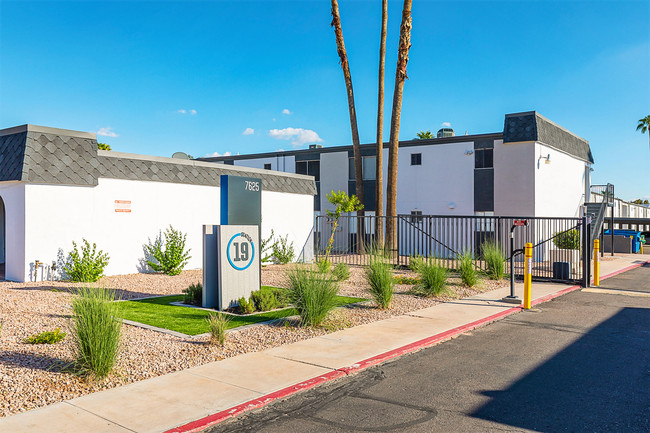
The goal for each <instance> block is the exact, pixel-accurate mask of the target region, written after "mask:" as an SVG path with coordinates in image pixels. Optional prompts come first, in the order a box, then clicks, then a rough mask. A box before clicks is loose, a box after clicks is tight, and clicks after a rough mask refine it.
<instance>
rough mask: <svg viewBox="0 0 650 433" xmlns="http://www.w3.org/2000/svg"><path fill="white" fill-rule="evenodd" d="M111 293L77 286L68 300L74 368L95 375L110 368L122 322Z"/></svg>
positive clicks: (102, 375) (118, 343) (99, 374)
mask: <svg viewBox="0 0 650 433" xmlns="http://www.w3.org/2000/svg"><path fill="white" fill-rule="evenodd" d="M114 300H115V297H114V294H113V292H111V291H109V290H103V289H98V288H90V287H87V288H81V289H79V296H77V297H76V298H74V299H73V301H72V311H73V316H72V324H73V330H74V334H73V335H74V344H75V355H76V364H77V367H78V368H79V369H80V370H81V371H82V372H84V373H86V374H93V375H95V376H97V377H99V378H101V377H105V376H106V375H108V373H109V372H110V371H111V370H112V368H113V366H114V365H115V362H116V360H117V356H118V353H119V349H120V337H121V331H122V321H121V320H120V319H119V318H118V316H117V313H118V310H117V308H118V306H117V304H116V303H115V302H113V301H114Z"/></svg>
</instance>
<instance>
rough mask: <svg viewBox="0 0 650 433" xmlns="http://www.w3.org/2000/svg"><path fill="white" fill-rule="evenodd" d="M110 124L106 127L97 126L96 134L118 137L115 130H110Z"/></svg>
mask: <svg viewBox="0 0 650 433" xmlns="http://www.w3.org/2000/svg"><path fill="white" fill-rule="evenodd" d="M111 129H113V128H111V127H110V126H107V127H106V128H99V131H97V135H101V136H104V137H119V135H117V134H116V133H115V132H113V131H111Z"/></svg>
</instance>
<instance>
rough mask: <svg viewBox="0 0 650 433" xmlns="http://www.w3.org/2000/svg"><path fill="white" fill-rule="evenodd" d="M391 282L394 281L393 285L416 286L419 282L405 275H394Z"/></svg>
mask: <svg viewBox="0 0 650 433" xmlns="http://www.w3.org/2000/svg"><path fill="white" fill-rule="evenodd" d="M393 280H395V284H409V285H413V284H417V283H419V282H420V280H418V279H417V278H412V277H407V276H406V275H395V276H394V277H393Z"/></svg>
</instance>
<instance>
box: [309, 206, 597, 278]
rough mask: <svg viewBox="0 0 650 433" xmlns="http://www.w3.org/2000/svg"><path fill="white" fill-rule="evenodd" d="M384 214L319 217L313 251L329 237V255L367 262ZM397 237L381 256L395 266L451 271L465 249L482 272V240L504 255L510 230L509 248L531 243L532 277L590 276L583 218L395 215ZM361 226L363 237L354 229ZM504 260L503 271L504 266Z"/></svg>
mask: <svg viewBox="0 0 650 433" xmlns="http://www.w3.org/2000/svg"><path fill="white" fill-rule="evenodd" d="M388 218H389V217H375V216H372V215H370V216H364V217H356V216H342V217H340V218H339V220H338V222H337V224H336V225H337V227H336V230H335V231H334V232H332V228H333V227H334V224H335V221H334V219H333V218H331V217H328V216H318V217H317V218H316V226H315V232H316V233H315V234H316V235H315V237H314V239H315V249H314V251H315V255H316V257H317V258H319V257H322V256H324V255H325V254H326V250H327V247H328V245H329V242H330V240H331V242H332V247H331V250H330V259H331V260H332V261H333V262H344V263H348V264H355V265H366V264H368V263H369V260H370V254H371V253H372V252H373V250H376V249H377V244H378V239H379V238H378V236H377V234H378V233H380V229H381V233H384V235H385V227H386V221H387V219H388ZM393 218H394V221H395V225H396V232H397V233H396V235H397V241H396V243H395V245H394V247H393V249H392V250H390V251H386V253H385V254H386V255H387V256H388V257H389V258H390V260H391V261H392V262H393V264H394V265H396V266H408V263H409V260H410V258H411V257H422V258H425V259H426V260H429V261H435V262H436V263H438V264H440V265H441V266H445V267H447V268H449V269H456V261H457V258H458V255H459V254H463V253H469V254H471V255H472V256H473V257H474V259H475V265H476V266H477V268H479V269H482V270H485V269H486V263H485V262H484V260H482V247H483V245H484V244H485V243H486V242H491V243H494V244H496V245H497V246H498V247H499V248H500V249H501V251H502V253H503V254H504V256H505V257H507V258H508V259H509V258H510V256H511V255H512V254H511V253H512V252H511V251H510V237H511V233H512V237H513V241H514V248H515V249H520V248H523V247H524V245H525V244H526V243H527V242H530V243H532V244H533V267H532V273H533V278H534V279H536V280H547V281H562V282H574V283H577V282H582V283H584V280H585V279H584V276H585V275H589V269H588V266H589V260H587V261H584V260H583V255H584V254H583V253H584V252H585V251H586V252H587V253H586V256H587V258H589V257H590V248H589V244H590V243H589V240H588V237H589V236H588V232H585V229H586V220H585V219H583V218H546V217H494V216H473V215H472V216H449V215H398V216H397V217H393ZM515 220H526V221H527V225H526V226H521V227H520V226H516V227H515V228H514V230H512V229H513V226H514V224H515ZM357 227H363V236H359V234H358V233H357V231H358V230H357ZM513 260H514V272H515V275H516V276H522V275H523V266H524V260H523V255H515V256H514V258H513ZM585 267H587V268H585ZM509 268H510V267H509V264H508V267H507V269H509Z"/></svg>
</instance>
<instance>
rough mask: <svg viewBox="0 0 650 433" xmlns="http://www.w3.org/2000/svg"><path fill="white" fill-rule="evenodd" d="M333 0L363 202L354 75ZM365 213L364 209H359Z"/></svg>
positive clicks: (358, 190)
mask: <svg viewBox="0 0 650 433" xmlns="http://www.w3.org/2000/svg"><path fill="white" fill-rule="evenodd" d="M331 1H332V23H331V26H332V27H334V34H335V35H336V48H337V51H338V54H339V59H340V60H341V68H343V78H344V79H345V88H346V89H347V92H348V110H349V112H350V127H351V129H352V149H353V153H354V180H355V183H356V196H357V198H358V199H359V201H360V202H361V203H362V204H363V203H364V201H363V175H362V172H361V170H362V168H361V147H360V145H359V129H358V127H357V111H356V108H355V106H354V91H353V90H352V77H351V76H350V65H349V64H348V55H347V52H346V51H345V43H344V42H343V29H342V28H341V16H340V14H339V3H338V1H336V0H331ZM358 213H359V214H361V215H363V211H359V212H358Z"/></svg>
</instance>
